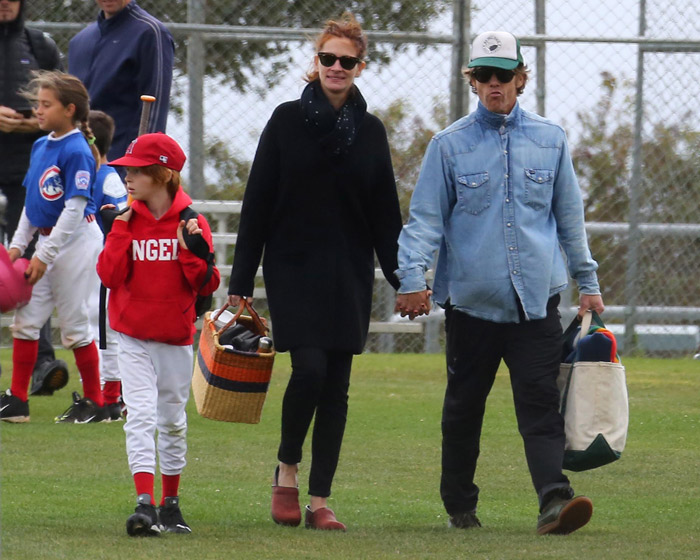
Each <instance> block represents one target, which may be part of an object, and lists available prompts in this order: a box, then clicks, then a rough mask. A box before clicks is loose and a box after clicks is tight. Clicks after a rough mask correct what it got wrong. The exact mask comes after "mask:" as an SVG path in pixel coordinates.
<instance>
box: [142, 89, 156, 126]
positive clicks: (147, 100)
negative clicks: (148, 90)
mask: <svg viewBox="0 0 700 560" xmlns="http://www.w3.org/2000/svg"><path fill="white" fill-rule="evenodd" d="M155 100H156V98H155V97H153V96H152V95H142V96H141V120H140V121H139V136H141V135H142V134H146V133H147V132H148V119H149V118H150V117H151V106H152V105H153V102H154V101H155Z"/></svg>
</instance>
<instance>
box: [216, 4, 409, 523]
mask: <svg viewBox="0 0 700 560" xmlns="http://www.w3.org/2000/svg"><path fill="white" fill-rule="evenodd" d="M315 46H316V50H317V54H316V56H315V57H314V64H313V69H312V71H311V72H309V74H307V76H306V80H307V82H308V85H307V86H306V88H305V89H304V91H303V93H302V95H301V99H298V100H296V101H290V102H287V103H283V104H282V105H280V106H279V107H277V109H275V111H274V113H273V114H272V117H271V118H270V120H269V122H268V123H267V126H266V127H265V130H264V131H263V133H262V136H261V138H260V143H259V145H258V150H257V152H256V154H255V160H254V162H253V166H252V169H251V172H250V176H249V179H248V185H247V187H246V191H245V196H244V198H243V209H242V213H241V223H240V228H239V231H238V240H237V243H236V251H235V255H234V260H233V269H232V271H231V281H230V284H229V290H228V293H229V303H230V304H231V305H232V306H237V305H238V304H239V301H240V298H241V297H249V296H251V295H252V294H253V286H254V280H255V273H256V271H257V268H258V265H259V263H260V258H261V256H262V255H263V251H264V256H263V257H262V261H263V276H264V279H265V288H266V291H267V297H268V304H269V309H270V316H271V317H270V318H271V322H272V331H273V338H274V342H275V346H276V348H277V350H279V351H286V350H289V351H290V354H291V360H292V375H291V377H290V380H289V384H288V386H287V390H286V392H285V396H284V401H283V405H282V438H281V443H280V447H279V451H278V459H279V461H280V463H279V465H278V467H277V469H276V471H275V476H274V481H273V492H272V506H271V513H272V518H273V519H274V520H275V522H277V523H280V524H285V525H298V524H299V523H300V522H301V511H300V508H299V500H298V485H297V470H298V463H299V462H300V461H301V456H302V446H303V443H304V439H305V437H306V434H307V432H308V430H309V426H310V424H311V420H312V418H313V416H314V413H315V414H316V420H315V423H314V430H313V437H312V445H311V471H310V476H309V494H310V496H311V500H310V505H309V506H307V507H306V514H305V524H306V526H307V527H312V528H317V529H339V530H344V529H345V525H343V524H342V523H340V522H339V521H337V520H336V518H335V515H334V514H333V511H332V510H330V509H329V508H328V507H327V498H328V496H329V495H330V493H331V483H332V481H333V476H334V474H335V470H336V467H337V464H338V456H339V454H340V446H341V442H342V439H343V432H344V430H345V421H346V417H347V408H348V406H347V403H348V387H349V380H350V368H351V365H352V357H353V354H359V353H361V352H362V350H363V348H364V345H365V341H366V338H367V331H368V328H369V319H370V310H371V305H372V286H373V282H374V253H375V252H376V254H377V257H378V260H379V263H380V265H381V268H382V271H383V273H384V276H385V277H386V279H387V280H388V281H389V282H390V283H391V285H392V286H394V288H398V286H399V283H398V281H397V279H396V277H395V276H394V271H395V270H396V268H397V262H396V253H397V238H398V235H399V232H400V230H401V215H400V210H399V202H398V197H397V194H396V184H395V182H394V173H393V169H392V166H391V157H390V154H389V144H388V142H387V137H386V132H385V130H384V126H383V125H382V123H381V121H380V120H379V119H378V118H377V117H375V116H373V115H371V114H369V113H367V112H366V108H367V105H366V103H365V100H364V99H363V97H362V95H361V94H360V91H359V90H358V89H357V87H356V86H355V85H354V80H355V78H356V77H357V76H359V75H360V73H361V72H362V70H363V69H364V68H365V62H364V61H363V60H362V59H363V57H364V56H365V53H366V49H367V39H366V37H365V36H364V34H363V32H362V29H361V27H360V25H359V23H357V21H356V20H355V18H354V17H353V16H352V15H351V14H346V15H344V16H343V19H342V21H340V22H335V21H329V22H327V24H326V26H325V28H324V29H323V31H322V33H321V34H320V35H319V37H318V38H317V39H316V43H315Z"/></svg>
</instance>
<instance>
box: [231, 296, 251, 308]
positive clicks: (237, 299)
mask: <svg viewBox="0 0 700 560" xmlns="http://www.w3.org/2000/svg"><path fill="white" fill-rule="evenodd" d="M241 299H243V296H238V295H229V296H228V304H229V305H230V306H231V307H238V306H239V305H240V304H241ZM245 299H246V300H248V303H253V298H252V297H247V298H245Z"/></svg>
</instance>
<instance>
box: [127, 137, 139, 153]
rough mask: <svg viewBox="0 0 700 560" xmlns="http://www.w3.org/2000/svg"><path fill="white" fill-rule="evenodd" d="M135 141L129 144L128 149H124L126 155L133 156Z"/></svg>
mask: <svg viewBox="0 0 700 560" xmlns="http://www.w3.org/2000/svg"><path fill="white" fill-rule="evenodd" d="M136 142H137V140H132V141H131V144H129V147H128V148H127V149H126V153H127V154H133V153H134V146H136Z"/></svg>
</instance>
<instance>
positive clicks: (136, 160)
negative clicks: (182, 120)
mask: <svg viewBox="0 0 700 560" xmlns="http://www.w3.org/2000/svg"><path fill="white" fill-rule="evenodd" d="M186 159H187V156H185V152H183V151H182V148H181V147H180V145H179V144H178V143H177V142H175V140H173V139H172V138H170V136H168V135H167V134H163V133H162V132H154V133H152V134H143V135H142V136H139V137H138V138H136V140H134V141H133V142H131V144H129V147H128V148H127V149H126V153H125V154H124V155H123V156H122V157H120V158H118V159H115V160H114V161H110V162H109V165H121V166H124V167H146V166H147V165H162V166H163V167H167V168H168V169H174V170H175V171H182V167H183V166H184V165H185V160H186Z"/></svg>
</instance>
